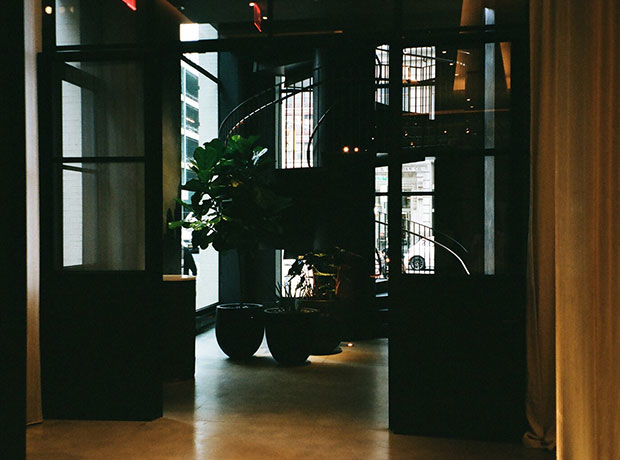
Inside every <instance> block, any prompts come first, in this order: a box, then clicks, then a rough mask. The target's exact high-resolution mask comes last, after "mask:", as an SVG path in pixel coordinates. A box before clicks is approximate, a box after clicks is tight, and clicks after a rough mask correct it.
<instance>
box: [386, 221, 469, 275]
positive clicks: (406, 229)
mask: <svg viewBox="0 0 620 460" xmlns="http://www.w3.org/2000/svg"><path fill="white" fill-rule="evenodd" d="M383 216H384V214H382V213H381V214H379V215H378V216H377V217H379V219H375V225H377V226H378V227H379V229H381V228H383V230H384V234H387V219H385V220H380V219H381V217H383ZM403 223H404V225H403V228H402V231H403V233H405V234H406V235H408V236H412V237H413V238H414V239H417V240H416V241H415V243H414V245H415V244H418V242H419V241H420V240H423V241H424V242H428V243H429V244H431V245H432V247H433V251H432V252H433V253H434V249H435V248H437V247H438V248H440V249H441V250H443V251H446V252H448V253H449V254H450V255H451V256H453V257H454V258H455V259H456V260H457V261H458V262H459V264H460V266H461V267H462V268H463V270H464V271H465V273H467V274H468V275H470V274H471V273H470V271H469V269H468V268H467V265H466V264H465V261H463V259H462V258H461V257H460V256H459V255H458V254H457V252H456V251H455V250H454V249H452V248H450V247H449V246H448V245H447V244H444V243H442V242H440V241H437V237H438V236H440V237H442V238H446V239H447V240H448V241H449V242H450V243H454V244H455V245H456V246H457V247H458V250H462V251H463V252H465V253H467V249H466V248H465V247H464V246H463V245H462V244H461V243H459V242H458V241H457V240H455V239H454V238H453V237H451V236H450V235H447V234H445V233H443V232H441V231H439V230H437V229H435V228H433V227H430V226H428V225H424V224H421V223H419V222H414V221H411V220H409V219H403ZM411 228H413V229H414V230H411ZM378 246H383V247H377V248H376V249H378V251H379V252H380V253H383V254H385V255H386V256H387V254H386V253H387V245H386V244H379V245H378ZM407 252H408V251H407ZM427 254H428V255H430V251H428V253H427ZM424 255H425V254H424V252H422V254H415V251H414V254H412V257H411V258H410V260H404V261H403V263H404V269H405V271H408V272H414V273H432V272H434V270H435V265H434V261H433V262H432V264H433V265H418V266H416V265H415V264H413V265H412V266H409V263H410V261H411V259H414V258H415V257H416V256H421V257H423V256H424ZM433 258H434V254H433ZM429 262H430V261H428V260H427V261H426V263H429ZM380 265H381V264H380ZM382 269H383V270H384V274H387V271H385V268H382Z"/></svg>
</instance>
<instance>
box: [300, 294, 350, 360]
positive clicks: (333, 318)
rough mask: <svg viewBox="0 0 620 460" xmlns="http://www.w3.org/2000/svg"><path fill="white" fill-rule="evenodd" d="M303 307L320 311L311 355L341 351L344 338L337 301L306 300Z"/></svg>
mask: <svg viewBox="0 0 620 460" xmlns="http://www.w3.org/2000/svg"><path fill="white" fill-rule="evenodd" d="M302 306H303V307H306V308H313V309H315V310H318V311H319V315H318V318H317V322H316V331H315V333H314V340H313V341H312V349H311V350H310V354H311V355H329V354H333V353H337V352H339V351H340V349H339V348H338V345H340V341H341V340H342V337H343V325H342V314H341V313H342V312H341V311H340V308H339V306H340V304H339V302H338V301H337V300H315V299H304V300H303V301H302Z"/></svg>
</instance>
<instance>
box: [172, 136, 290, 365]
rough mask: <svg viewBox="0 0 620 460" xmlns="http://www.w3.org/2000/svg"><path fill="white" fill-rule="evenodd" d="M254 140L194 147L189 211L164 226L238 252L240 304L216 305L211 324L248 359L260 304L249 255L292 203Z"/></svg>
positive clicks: (199, 243)
mask: <svg viewBox="0 0 620 460" xmlns="http://www.w3.org/2000/svg"><path fill="white" fill-rule="evenodd" d="M257 140H258V137H256V136H252V137H249V138H243V137H241V136H232V137H231V138H230V139H229V140H228V143H227V144H225V143H224V142H222V141H221V140H219V139H213V140H212V141H210V142H206V143H205V144H204V145H202V146H200V147H198V148H196V150H195V151H194V158H193V160H192V161H191V170H192V171H193V172H194V174H195V176H196V177H195V178H193V179H191V180H189V181H188V182H187V183H186V184H185V185H184V186H183V189H184V190H188V191H190V192H193V195H192V196H191V201H190V202H187V203H186V202H182V201H180V200H179V201H180V203H181V204H182V205H183V206H184V207H186V208H187V209H188V210H189V211H190V213H189V214H188V217H187V218H186V219H185V220H182V221H176V222H172V223H170V224H169V225H170V227H171V228H178V227H181V226H182V227H184V228H187V229H191V231H192V245H193V247H199V248H201V249H206V248H207V247H209V245H213V248H214V249H215V250H217V251H227V250H233V249H234V250H236V251H237V256H238V261H239V290H240V302H239V303H235V304H225V305H219V306H218V307H217V309H216V326H215V332H216V337H217V341H218V344H219V346H220V348H221V349H222V351H223V352H224V353H226V354H227V355H228V356H229V357H230V358H232V359H246V358H249V357H250V356H252V355H253V354H254V353H255V352H256V350H258V347H259V346H260V344H261V342H262V339H263V333H264V320H263V311H262V310H263V306H262V305H260V304H257V303H254V302H252V300H253V299H251V293H250V287H251V280H250V276H251V259H252V256H253V254H254V252H255V251H256V250H257V248H258V247H259V245H260V244H265V243H268V242H273V239H274V237H275V236H277V235H278V234H279V233H280V232H281V230H280V224H279V220H280V216H281V212H282V210H284V209H285V208H286V207H288V206H290V203H291V200H290V199H289V198H287V197H283V196H281V195H279V194H277V193H276V192H275V191H274V187H273V182H272V179H273V169H274V168H273V161H272V159H271V158H269V156H268V155H266V153H267V149H264V148H262V147H260V146H258V145H257Z"/></svg>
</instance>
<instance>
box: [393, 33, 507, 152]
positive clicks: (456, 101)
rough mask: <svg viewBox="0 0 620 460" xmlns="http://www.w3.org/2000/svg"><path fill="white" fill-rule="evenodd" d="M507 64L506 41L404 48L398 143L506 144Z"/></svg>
mask: <svg viewBox="0 0 620 460" xmlns="http://www.w3.org/2000/svg"><path fill="white" fill-rule="evenodd" d="M510 62H511V48H510V44H509V43H487V44H485V45H483V46H480V47H475V48H465V49H457V48H451V47H449V46H440V47H418V48H405V49H404V50H403V138H402V145H403V147H407V148H410V149H415V148H421V147H427V148H428V147H454V148H457V149H460V150H462V149H476V150H481V149H485V148H486V149H490V148H502V147H507V146H508V145H507V144H506V141H507V139H509V135H510V133H509V128H510V124H509V122H510V69H511V66H510Z"/></svg>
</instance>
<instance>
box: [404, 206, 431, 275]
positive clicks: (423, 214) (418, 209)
mask: <svg viewBox="0 0 620 460" xmlns="http://www.w3.org/2000/svg"><path fill="white" fill-rule="evenodd" d="M433 211H434V210H433V197H432V196H409V197H403V207H402V225H403V235H402V249H403V265H404V270H405V272H406V273H429V274H430V273H434V272H435V236H434V231H433Z"/></svg>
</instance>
